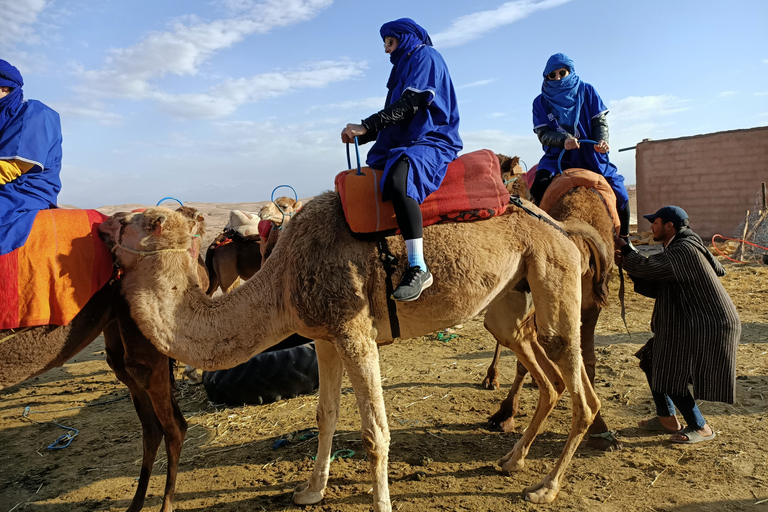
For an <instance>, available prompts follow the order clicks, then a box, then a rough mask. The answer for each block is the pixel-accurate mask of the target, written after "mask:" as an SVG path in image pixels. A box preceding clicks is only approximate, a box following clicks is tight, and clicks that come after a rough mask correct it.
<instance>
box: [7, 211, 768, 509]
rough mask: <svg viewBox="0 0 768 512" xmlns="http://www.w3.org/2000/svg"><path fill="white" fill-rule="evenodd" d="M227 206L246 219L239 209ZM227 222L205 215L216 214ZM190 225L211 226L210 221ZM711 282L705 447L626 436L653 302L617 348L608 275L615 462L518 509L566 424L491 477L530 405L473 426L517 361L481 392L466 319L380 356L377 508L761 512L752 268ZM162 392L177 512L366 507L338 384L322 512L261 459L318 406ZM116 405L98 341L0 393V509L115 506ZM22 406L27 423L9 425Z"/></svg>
mask: <svg viewBox="0 0 768 512" xmlns="http://www.w3.org/2000/svg"><path fill="white" fill-rule="evenodd" d="M251 205H253V206H254V207H253V208H251ZM215 206H216V207H215V208H214V207H211V208H213V210H217V209H222V208H220V207H221V206H222V205H215ZM230 206H231V205H230ZM233 207H234V206H233ZM238 207H239V209H245V210H254V209H258V205H257V204H255V203H253V204H248V205H238ZM114 208H118V207H114ZM222 210H224V209H222ZM227 212H228V209H227V210H226V212H224V211H222V212H219V213H221V214H222V215H223V217H222V218H225V217H226V213H227ZM204 213H206V214H208V215H212V216H215V215H216V211H212V212H210V213H209V212H205V211H204ZM219 220H221V219H219ZM218 222H219V221H217V223H218ZM224 222H226V220H224ZM212 224H213V223H212ZM218 229H220V226H218V225H217V226H214V228H213V229H210V233H211V236H213V235H215V232H216V231H218ZM727 268H728V271H729V273H728V275H727V276H726V277H725V278H724V279H723V282H724V284H725V286H726V288H727V289H728V291H729V292H730V294H731V296H732V298H733V300H734V302H735V303H736V305H737V307H738V309H739V312H740V315H741V318H742V322H743V325H744V333H743V337H742V343H741V346H740V349H739V357H738V380H737V401H736V403H735V404H733V405H726V404H719V403H706V402H705V403H702V404H701V405H700V407H701V409H702V412H703V413H704V415H705V417H706V418H707V419H708V421H709V422H710V424H711V425H712V426H713V428H714V429H715V431H716V432H717V437H716V438H715V439H714V440H713V441H710V442H707V443H701V444H697V445H691V446H680V445H673V444H671V443H669V442H667V441H666V440H665V436H663V435H654V434H650V435H649V434H648V433H645V432H642V431H640V430H639V429H637V428H636V427H635V424H636V422H637V421H638V420H639V419H642V418H646V417H650V416H652V415H653V406H652V403H651V397H650V393H649V391H648V388H647V384H646V383H645V378H644V376H643V374H642V373H641V371H640V370H639V368H638V367H637V363H636V359H635V358H634V357H633V354H634V352H635V351H636V350H637V349H638V348H639V347H640V346H641V344H643V343H644V342H645V341H646V340H647V339H648V338H649V336H650V333H649V332H648V325H649V321H650V314H651V308H652V301H651V300H649V299H646V298H644V297H640V296H638V295H635V294H634V293H633V292H632V291H628V293H627V311H628V313H627V320H628V323H629V330H630V332H631V336H629V335H627V333H626V331H625V330H624V327H623V324H622V322H621V319H620V315H619V312H620V306H619V302H618V296H617V293H616V292H617V290H618V280H617V276H614V283H613V287H612V296H611V305H610V306H609V307H608V308H607V309H606V310H605V311H604V312H603V314H602V316H601V318H600V321H599V324H598V329H597V331H598V338H597V344H598V356H599V359H598V361H599V362H598V374H597V384H596V389H597V392H598V395H599V396H600V398H601V400H602V404H603V412H604V415H605V418H606V420H607V422H608V424H609V426H610V427H611V428H612V429H615V430H616V431H618V435H619V437H620V439H621V441H622V443H623V449H622V450H620V451H614V452H607V453H604V452H600V451H597V450H594V449H591V448H589V447H587V446H586V444H584V443H582V445H581V446H580V448H579V449H578V451H577V453H576V456H575V457H574V459H573V461H572V463H571V465H570V467H569V468H568V471H567V474H566V477H565V480H564V482H563V488H562V490H561V492H560V494H559V496H558V498H557V500H556V501H555V503H554V504H553V505H549V506H534V505H531V504H529V503H526V502H524V501H523V500H522V495H521V491H522V490H523V488H524V487H526V486H528V485H531V484H533V483H535V482H538V481H539V480H540V479H541V478H542V477H543V475H544V474H545V473H546V472H547V471H549V470H550V469H551V468H552V466H553V464H554V463H555V461H556V460H557V457H558V455H559V453H560V451H561V450H562V447H563V443H564V441H565V438H566V436H567V433H568V429H569V424H570V412H571V408H570V403H569V400H568V396H567V394H566V395H565V396H564V397H563V399H562V400H561V402H560V404H559V405H558V406H557V408H556V409H555V410H554V411H553V413H552V415H551V416H550V418H549V420H548V421H547V422H546V424H545V425H544V428H543V430H542V432H541V434H540V435H539V437H538V438H537V439H536V441H535V442H534V444H533V447H532V449H531V452H530V454H529V456H528V459H527V465H526V467H525V468H524V469H523V470H522V471H521V472H519V473H517V474H514V475H512V476H506V475H503V474H502V473H501V472H500V471H499V468H498V467H497V466H496V464H495V461H496V460H497V459H499V458H500V457H501V456H502V455H504V454H505V453H506V452H507V451H509V450H511V448H512V446H513V445H514V443H515V441H516V440H517V439H519V438H520V435H521V432H522V431H523V429H524V428H525V427H526V425H527V424H528V422H529V420H530V417H531V415H532V413H533V410H534V408H535V404H536V399H537V390H536V389H535V388H533V387H531V386H530V385H527V386H526V387H525V388H524V389H523V394H522V400H521V402H522V404H523V406H522V415H521V416H520V417H519V418H518V424H517V428H516V430H515V431H514V432H510V433H500V432H495V431H492V430H491V429H490V427H489V425H488V423H487V418H488V416H489V415H490V414H492V413H493V412H495V411H496V409H497V407H498V403H499V402H500V400H501V399H502V398H504V396H505V395H506V392H507V385H508V384H509V383H510V382H511V381H512V379H513V377H514V367H515V365H514V356H513V355H512V354H511V352H509V351H507V352H505V354H504V356H503V358H502V364H501V367H502V372H503V373H502V388H501V389H499V390H496V391H488V390H485V389H482V388H481V387H480V386H479V384H480V382H481V380H482V378H483V376H484V375H485V371H486V368H487V366H488V364H489V362H490V360H491V357H492V355H493V350H494V346H495V343H494V341H493V339H492V337H491V336H490V334H489V333H488V332H487V331H485V330H484V329H483V326H482V320H481V319H479V318H478V319H475V320H473V321H471V322H469V323H467V324H466V325H465V326H464V327H463V328H461V329H459V330H457V334H458V337H457V338H455V339H451V340H450V341H447V342H445V341H440V340H439V339H438V338H437V335H436V334H431V335H428V336H424V337H420V338H415V339H410V340H401V341H399V342H398V343H395V344H393V345H390V346H386V347H382V348H381V351H380V354H381V368H382V375H383V386H384V398H385V401H386V406H387V413H388V417H389V425H390V429H391V436H392V445H391V450H390V468H389V474H390V490H391V494H392V503H393V509H394V510H397V511H403V512H408V511H414V512H417V511H425V510H440V511H442V510H473V511H486V510H488V511H518V510H519V511H524V510H534V509H537V510H538V509H541V510H601V511H603V510H604V511H621V512H636V511H662V510H663V511H691V512H693V511H715V510H717V511H720V510H723V511H725V510H728V511H731V510H737V511H742V510H743V511H758V510H768V443H766V442H765V437H764V434H765V432H766V430H767V429H768V423H767V422H768V419H767V418H766V415H767V414H768V404H766V398H768V267H766V266H758V265H741V266H736V265H729V266H728V267H727ZM630 288H631V287H630ZM177 393H178V394H177V396H178V399H179V402H180V405H181V408H182V410H183V411H184V414H185V416H186V417H187V419H188V421H189V424H190V428H189V431H188V433H187V437H186V441H185V444H184V449H183V452H182V460H181V465H180V473H179V480H178V485H177V491H176V509H177V510H186V511H201V510H217V511H238V512H240V511H242V512H245V511H249V512H250V511H262V510H264V511H298V510H302V509H304V510H307V511H338V512H352V511H363V510H370V509H371V503H372V496H371V495H370V494H369V493H370V489H371V484H370V476H369V473H368V462H367V460H366V457H365V451H364V450H363V447H362V443H361V440H360V433H359V432H360V420H359V416H358V412H357V406H356V403H355V400H354V395H353V393H352V390H351V387H350V386H349V383H348V381H346V380H345V384H344V388H343V393H342V394H343V396H342V401H341V404H342V413H341V419H340V421H339V425H338V430H337V435H336V438H335V442H334V450H341V449H349V450H352V451H354V455H353V456H352V457H351V458H348V459H337V460H335V461H334V462H333V463H332V464H331V475H330V480H329V484H328V490H327V493H326V497H325V499H324V501H323V502H322V503H320V504H318V505H315V506H308V507H299V506H296V505H294V504H293V503H292V500H291V497H292V490H293V487H294V486H295V485H297V484H298V483H300V482H301V481H303V480H305V479H306V478H308V476H309V474H310V471H311V467H312V463H313V461H312V456H313V455H314V452H315V450H316V447H317V442H316V440H315V439H310V440H308V441H305V442H302V443H291V444H289V445H288V446H287V447H285V448H280V449H278V450H273V449H272V445H273V443H274V441H275V439H277V438H279V437H280V436H284V435H286V434H289V433H291V432H295V431H299V430H302V429H305V428H310V427H314V426H315V406H316V404H317V396H316V395H310V396H303V397H298V398H294V399H291V400H283V401H281V402H277V403H274V404H269V405H264V406H246V407H221V406H215V405H213V404H211V403H209V402H208V400H207V397H206V395H205V392H204V390H203V389H202V387H199V386H197V387H195V386H189V385H187V384H186V383H184V382H180V384H179V386H178V391H177ZM127 397H128V392H127V389H126V388H125V387H124V386H123V385H122V384H121V383H120V382H119V381H118V380H117V379H116V378H115V376H114V374H113V373H112V372H111V370H110V369H109V367H108V366H107V364H106V362H105V356H104V348H103V341H102V340H101V339H100V340H99V341H97V342H95V343H93V344H92V345H90V346H89V347H87V348H86V349H85V350H84V351H83V352H81V353H80V354H78V356H76V357H75V358H74V359H72V360H71V361H69V362H68V363H67V364H66V365H65V366H63V367H62V368H57V369H54V370H51V371H49V372H47V373H46V374H44V375H41V376H39V377H37V378H35V379H31V380H30V381H27V382H24V383H22V384H19V385H17V386H14V387H11V388H8V389H6V390H4V391H3V392H2V394H0V447H2V448H0V512H6V511H12V510H13V511H16V510H31V511H40V512H42V511H45V512H58V511H62V512H64V511H92V510H99V511H101V510H105V511H121V510H125V509H126V508H127V507H128V504H129V503H130V500H131V498H132V496H133V492H134V490H135V486H136V477H137V476H138V473H139V467H140V460H141V430H140V425H139V421H138V418H137V417H136V414H135V412H134V411H133V407H132V405H131V403H130V400H129V399H128V398H127ZM26 407H29V408H30V414H29V416H28V417H29V418H30V419H32V420H34V422H33V421H30V420H28V419H24V418H23V417H22V414H23V411H24V409H25V408H26ZM38 422H39V423H38ZM54 423H56V424H59V425H64V426H67V427H71V428H75V429H78V430H79V435H78V436H77V437H76V438H75V439H74V440H73V442H72V444H71V445H70V446H69V447H68V448H66V449H63V450H57V451H53V450H47V449H46V446H48V445H49V444H50V443H52V442H53V441H55V440H56V439H57V438H58V437H59V436H60V435H61V434H63V433H65V431H64V430H63V429H62V428H61V427H59V426H57V425H55V424H54ZM161 451H162V450H161ZM154 470H155V476H153V478H152V481H151V484H150V489H149V493H148V499H147V502H146V505H145V510H158V509H159V507H160V503H161V499H162V493H163V486H164V482H165V478H164V473H165V470H166V465H165V457H164V455H163V454H162V453H161V454H160V456H159V457H158V460H157V462H156V463H155V469H154Z"/></svg>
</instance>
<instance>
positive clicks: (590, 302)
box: [483, 171, 621, 450]
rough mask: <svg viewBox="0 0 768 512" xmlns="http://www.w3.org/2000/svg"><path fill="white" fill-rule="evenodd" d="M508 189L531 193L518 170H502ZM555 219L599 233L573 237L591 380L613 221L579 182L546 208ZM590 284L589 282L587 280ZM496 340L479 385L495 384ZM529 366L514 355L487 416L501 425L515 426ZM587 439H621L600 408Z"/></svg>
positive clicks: (613, 443) (599, 444)
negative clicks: (502, 393) (503, 390)
mask: <svg viewBox="0 0 768 512" xmlns="http://www.w3.org/2000/svg"><path fill="white" fill-rule="evenodd" d="M502 179H504V182H505V183H506V186H507V190H508V191H509V192H510V193H514V194H517V195H520V196H521V197H523V198H525V199H530V195H529V191H528V187H527V186H526V183H525V179H524V178H522V177H521V176H520V173H515V172H514V171H510V172H509V173H508V174H505V175H503V176H502ZM549 213H550V214H551V215H552V217H553V218H554V219H557V220H560V221H566V220H573V219H576V220H580V221H583V222H586V223H587V224H589V225H591V226H593V227H594V228H595V229H596V230H597V232H598V233H599V234H600V238H599V239H598V240H597V241H596V242H597V243H595V241H594V240H584V239H582V238H581V237H579V236H578V235H576V236H574V237H572V238H573V240H574V242H575V243H576V246H577V247H578V248H579V251H580V252H581V257H582V268H585V269H587V271H586V272H585V273H584V274H583V275H582V299H581V353H582V356H583V358H584V365H585V367H586V370H587V375H589V381H590V382H591V383H592V385H593V386H594V382H595V365H596V362H597V356H596V355H595V326H596V325H597V319H598V317H599V315H600V310H601V309H602V308H603V307H605V305H606V303H607V299H608V281H609V280H610V276H611V271H612V269H613V258H612V253H611V251H612V250H613V234H614V223H613V220H612V219H611V215H610V214H609V212H608V209H607V208H606V205H605V202H604V200H603V198H602V197H601V196H600V195H599V194H598V193H597V192H596V191H595V190H593V189H588V188H584V187H578V188H575V189H572V190H571V191H570V192H568V193H567V194H565V195H564V196H563V197H562V198H560V199H559V200H558V201H557V202H556V203H555V204H554V205H553V207H552V208H550V212H549ZM591 283H593V284H595V286H592V284H591ZM526 328H527V329H528V332H529V335H530V336H531V337H532V339H535V336H536V335H535V332H536V328H535V325H534V322H533V318H531V319H530V323H529V324H527V325H526ZM501 347H502V346H501V344H497V345H496V353H495V354H494V358H493V361H492V362H491V365H490V367H489V368H488V373H487V375H486V377H485V379H484V380H483V385H484V386H485V387H487V388H489V389H498V387H499V381H498V375H499V370H498V363H499V358H500V357H501ZM527 373H528V371H527V370H526V369H525V366H523V365H522V364H521V363H520V362H519V361H518V363H517V371H516V375H515V380H514V382H513V383H512V387H511V389H510V391H509V394H508V395H507V397H506V398H505V399H504V401H503V402H502V403H501V405H500V407H499V410H498V411H497V412H496V413H495V414H493V415H492V416H491V418H490V422H491V423H492V424H494V425H496V426H497V427H499V428H500V429H501V430H503V431H505V432H509V431H511V430H513V429H514V426H515V420H514V416H515V415H516V414H517V412H518V410H519V401H518V400H519V395H520V391H521V389H522V386H523V379H524V378H525V375H526V374H527ZM587 434H588V436H587V443H588V444H589V445H590V446H591V447H593V448H597V449H600V450H612V449H619V448H620V447H621V444H620V443H619V442H618V441H617V440H616V439H615V438H614V437H613V436H612V435H611V433H610V429H609V428H608V426H607V424H606V423H605V420H604V419H603V417H602V414H601V413H600V412H598V413H597V416H596V417H595V420H594V422H593V423H592V425H591V426H590V427H589V431H588V432H587Z"/></svg>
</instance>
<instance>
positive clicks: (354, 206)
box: [336, 149, 509, 233]
mask: <svg viewBox="0 0 768 512" xmlns="http://www.w3.org/2000/svg"><path fill="white" fill-rule="evenodd" d="M361 171H362V174H360V175H358V174H357V169H350V170H348V171H344V172H341V173H339V174H338V175H337V176H336V192H338V194H339V197H340V198H341V204H342V206H343V208H344V216H345V217H346V219H347V224H348V225H349V228H350V229H351V230H352V232H353V233H377V232H380V231H384V232H386V231H392V230H396V229H397V219H396V218H395V211H394V209H393V207H392V201H382V199H381V189H380V187H379V182H380V181H381V176H382V174H383V171H380V170H374V169H371V168H370V167H363V168H362V169H361ZM507 204H509V192H507V189H506V188H505V187H504V182H503V181H502V180H501V170H500V167H499V159H498V157H497V156H496V155H495V154H494V153H493V151H490V150H488V149H481V150H479V151H473V152H471V153H467V154H465V155H462V156H460V157H459V158H457V159H456V160H454V161H453V162H451V163H450V164H448V171H447V173H446V175H445V179H444V180H443V183H442V184H441V185H440V188H438V189H437V190H436V191H435V192H433V193H432V194H430V195H429V196H428V197H427V198H426V199H425V200H424V202H423V203H422V204H421V214H422V217H423V219H424V226H430V225H432V224H437V223H439V222H461V221H468V220H479V219H487V218H490V217H494V216H496V215H500V214H502V213H504V211H505V210H506V208H507Z"/></svg>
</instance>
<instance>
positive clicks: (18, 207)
mask: <svg viewBox="0 0 768 512" xmlns="http://www.w3.org/2000/svg"><path fill="white" fill-rule="evenodd" d="M18 90H21V88H19V89H18ZM0 160H23V161H25V162H29V163H32V164H34V167H33V168H32V169H30V170H29V171H27V172H26V173H24V174H22V175H21V176H19V177H18V178H16V179H15V180H13V181H11V182H10V183H6V184H5V185H0V254H6V253H9V252H11V251H13V250H14V249H17V248H18V247H21V246H22V245H24V242H26V240H27V237H28V236H29V232H30V231H31V230H32V223H33V222H34V220H35V216H36V215H37V212H38V211H40V210H45V209H48V208H53V207H55V206H56V197H57V196H58V194H59V191H60V190H61V180H60V178H59V173H60V172H61V122H60V120H59V114H57V113H56V112H55V111H54V110H52V109H51V108H50V107H48V106H46V105H45V104H43V103H41V102H39V101H36V100H28V101H26V102H24V103H22V104H21V106H20V107H19V109H18V110H17V111H16V113H15V115H14V116H13V117H12V118H11V120H10V122H9V123H8V124H7V126H6V127H5V128H4V129H3V130H2V131H0Z"/></svg>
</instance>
